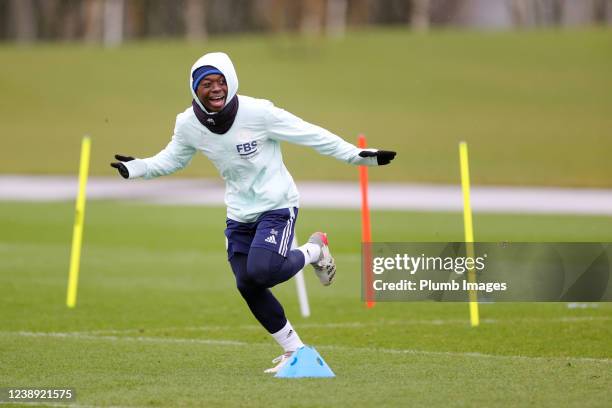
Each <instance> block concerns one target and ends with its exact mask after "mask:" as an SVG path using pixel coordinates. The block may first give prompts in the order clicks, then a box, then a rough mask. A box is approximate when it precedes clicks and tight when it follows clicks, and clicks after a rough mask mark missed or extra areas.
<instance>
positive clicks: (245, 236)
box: [225, 207, 298, 259]
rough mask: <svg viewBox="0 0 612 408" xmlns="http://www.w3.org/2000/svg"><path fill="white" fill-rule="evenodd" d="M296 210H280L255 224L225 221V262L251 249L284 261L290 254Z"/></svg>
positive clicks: (271, 212) (264, 215)
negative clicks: (271, 253)
mask: <svg viewBox="0 0 612 408" xmlns="http://www.w3.org/2000/svg"><path fill="white" fill-rule="evenodd" d="M297 214H298V208H297V207H293V208H281V209H279V210H272V211H266V212H264V213H262V214H261V215H260V216H259V218H257V221H255V222H249V223H244V222H238V221H234V220H230V219H229V218H228V219H227V221H226V224H227V228H226V229H225V237H226V238H227V259H231V258H232V256H234V254H235V253H237V252H238V253H243V254H248V253H249V249H250V248H251V247H257V248H265V249H269V250H270V251H274V252H277V253H279V254H281V255H282V256H284V257H286V256H287V253H288V252H289V251H290V250H291V243H292V242H293V235H294V233H295V221H296V219H297Z"/></svg>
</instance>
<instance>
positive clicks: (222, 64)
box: [189, 52, 238, 114]
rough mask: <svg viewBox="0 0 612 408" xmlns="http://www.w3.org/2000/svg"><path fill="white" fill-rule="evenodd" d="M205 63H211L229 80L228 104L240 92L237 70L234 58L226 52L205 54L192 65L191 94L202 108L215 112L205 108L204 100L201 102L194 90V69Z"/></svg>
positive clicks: (190, 76)
mask: <svg viewBox="0 0 612 408" xmlns="http://www.w3.org/2000/svg"><path fill="white" fill-rule="evenodd" d="M204 65H211V66H213V67H215V68H217V69H218V70H219V71H221V72H222V73H223V76H224V77H225V81H226V82H227V97H226V98H225V104H226V105H227V103H228V102H229V101H231V100H232V98H233V97H234V96H235V95H236V93H237V92H238V75H236V70H235V69H234V64H232V60H230V58H229V56H228V55H227V54H226V53H224V52H211V53H208V54H204V55H203V56H202V57H200V58H199V59H198V60H197V61H196V62H195V64H193V66H192V67H191V72H190V73H189V89H190V90H191V95H192V96H193V100H194V101H195V102H196V103H197V104H198V106H199V107H200V108H202V110H203V111H204V112H206V113H209V114H211V113H214V112H208V111H207V110H206V108H204V105H203V104H202V102H200V100H199V99H198V96H197V95H196V93H195V91H194V90H193V71H195V70H196V69H198V68H200V67H203V66H204Z"/></svg>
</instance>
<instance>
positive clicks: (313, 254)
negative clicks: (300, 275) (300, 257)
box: [298, 242, 321, 264]
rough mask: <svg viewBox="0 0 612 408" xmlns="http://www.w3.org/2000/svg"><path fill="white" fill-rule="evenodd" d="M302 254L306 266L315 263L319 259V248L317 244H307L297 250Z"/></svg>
mask: <svg viewBox="0 0 612 408" xmlns="http://www.w3.org/2000/svg"><path fill="white" fill-rule="evenodd" d="M298 250H300V251H302V253H303V254H304V259H305V260H306V263H307V264H311V263H314V262H317V261H318V260H319V258H320V257H321V247H320V246H318V245H317V244H313V243H310V242H307V243H306V244H304V245H302V246H301V247H299V248H298Z"/></svg>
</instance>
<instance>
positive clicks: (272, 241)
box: [266, 235, 276, 245]
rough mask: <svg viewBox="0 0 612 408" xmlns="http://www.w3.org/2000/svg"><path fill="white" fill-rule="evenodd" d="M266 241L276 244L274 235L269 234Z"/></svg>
mask: <svg viewBox="0 0 612 408" xmlns="http://www.w3.org/2000/svg"><path fill="white" fill-rule="evenodd" d="M266 242H269V243H270V244H274V245H276V238H274V235H270V236H269V237H268V238H266Z"/></svg>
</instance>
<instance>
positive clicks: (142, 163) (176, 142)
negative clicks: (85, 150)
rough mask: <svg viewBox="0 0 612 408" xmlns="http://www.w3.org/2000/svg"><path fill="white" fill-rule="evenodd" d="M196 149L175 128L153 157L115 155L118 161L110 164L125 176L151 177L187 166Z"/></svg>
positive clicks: (163, 174)
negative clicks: (165, 144) (141, 157)
mask: <svg viewBox="0 0 612 408" xmlns="http://www.w3.org/2000/svg"><path fill="white" fill-rule="evenodd" d="M195 152H196V149H195V148H194V147H193V146H191V145H190V144H187V143H186V142H185V141H184V138H182V137H181V135H180V133H179V132H177V129H175V132H174V136H173V137H172V140H171V141H170V143H168V145H167V146H166V148H165V149H164V150H162V151H161V152H159V153H157V154H156V155H155V156H153V157H149V158H146V159H136V158H134V157H132V156H122V155H119V154H116V155H115V159H117V160H118V161H116V162H112V163H111V164H110V165H111V167H114V168H116V169H117V171H118V172H119V174H121V176H122V177H123V178H126V179H127V178H138V177H143V178H145V179H150V178H154V177H159V176H165V175H168V174H171V173H174V172H175V171H177V170H180V169H182V168H183V167H185V166H187V165H188V164H189V162H190V161H191V158H192V157H193V155H194V154H195Z"/></svg>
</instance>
